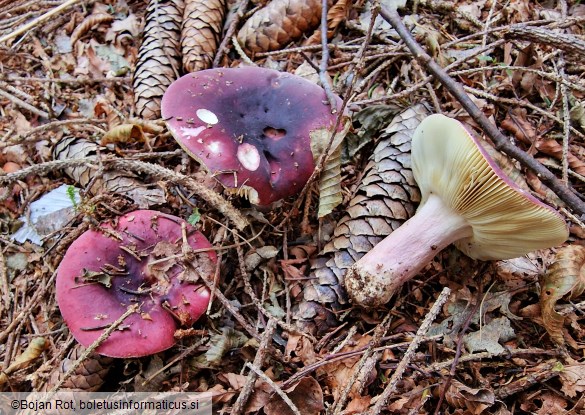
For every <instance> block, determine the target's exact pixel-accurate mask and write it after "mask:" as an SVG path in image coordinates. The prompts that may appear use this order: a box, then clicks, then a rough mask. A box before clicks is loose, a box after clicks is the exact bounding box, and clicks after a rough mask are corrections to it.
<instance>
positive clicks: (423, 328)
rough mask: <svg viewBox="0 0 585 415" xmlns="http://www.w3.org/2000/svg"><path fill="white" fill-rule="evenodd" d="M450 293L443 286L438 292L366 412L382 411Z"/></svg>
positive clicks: (377, 412)
mask: <svg viewBox="0 0 585 415" xmlns="http://www.w3.org/2000/svg"><path fill="white" fill-rule="evenodd" d="M450 294H451V290H450V289H449V287H445V288H443V291H441V294H439V297H438V298H437V301H435V304H433V306H432V307H431V309H430V311H429V312H428V313H427V315H426V316H425V319H424V320H423V322H422V324H421V325H420V327H419V329H418V331H417V332H416V336H415V337H414V339H412V341H411V342H410V345H409V346H408V349H406V352H405V353H404V356H403V357H402V359H401V360H400V363H398V366H396V370H395V371H394V373H393V374H392V377H391V378H390V381H389V382H388V385H386V388H385V389H384V392H382V394H381V395H380V396H379V398H378V400H377V401H376V404H375V405H374V407H373V408H372V409H371V410H370V411H369V412H368V414H369V415H377V414H379V413H381V412H382V410H383V409H384V407H385V406H386V403H387V402H388V399H389V398H390V396H391V395H392V394H393V393H394V391H395V390H396V386H397V385H398V382H399V381H400V380H401V379H402V375H403V374H404V371H405V370H406V367H407V366H408V365H409V364H410V360H411V359H412V356H413V355H414V352H415V351H416V349H417V348H418V346H419V344H420V343H421V341H422V340H423V338H424V336H425V335H426V333H427V331H428V330H429V328H430V327H431V324H432V323H433V321H435V318H437V315H439V313H440V312H441V307H443V304H445V303H446V302H447V300H448V299H449V295H450Z"/></svg>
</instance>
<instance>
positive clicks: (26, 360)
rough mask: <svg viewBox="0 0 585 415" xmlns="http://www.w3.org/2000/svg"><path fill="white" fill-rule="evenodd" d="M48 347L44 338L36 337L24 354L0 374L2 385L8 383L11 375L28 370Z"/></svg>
mask: <svg viewBox="0 0 585 415" xmlns="http://www.w3.org/2000/svg"><path fill="white" fill-rule="evenodd" d="M47 345H48V342H47V340H46V339H45V338H44V337H35V338H34V339H32V340H31V342H30V343H29V344H28V347H27V348H26V349H25V351H24V352H22V354H21V355H20V356H18V357H17V358H16V359H15V360H14V362H12V363H11V364H10V366H8V367H7V368H6V369H3V370H2V372H0V385H3V384H4V383H6V382H8V376H9V375H10V374H11V373H13V372H16V371H17V370H20V369H24V368H26V367H27V366H28V365H30V364H31V363H32V362H33V361H35V360H36V359H38V358H39V356H40V355H41V353H43V350H45V348H46V347H47Z"/></svg>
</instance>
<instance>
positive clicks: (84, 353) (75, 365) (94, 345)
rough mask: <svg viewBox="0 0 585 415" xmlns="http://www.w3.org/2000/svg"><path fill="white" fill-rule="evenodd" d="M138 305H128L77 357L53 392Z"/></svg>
mask: <svg viewBox="0 0 585 415" xmlns="http://www.w3.org/2000/svg"><path fill="white" fill-rule="evenodd" d="M138 307H139V305H138V304H132V305H131V306H129V307H128V309H127V310H126V312H124V314H122V315H121V316H120V317H118V319H116V321H114V322H113V323H112V324H110V325H109V326H108V328H107V329H106V330H104V332H103V333H102V334H101V336H100V337H98V339H97V340H96V341H94V342H93V343H92V344H91V346H89V347H88V348H87V349H85V351H84V352H83V353H82V354H81V356H79V359H77V360H76V361H75V362H74V363H73V364H72V365H71V367H70V368H69V369H68V370H67V372H65V374H64V375H63V377H62V378H61V379H60V380H59V382H58V383H57V384H56V385H55V386H54V387H53V388H52V389H51V392H56V391H58V390H59V388H60V387H61V386H63V384H64V383H65V382H66V381H67V379H69V378H70V377H71V375H72V374H73V373H74V372H75V371H76V370H77V368H78V367H79V366H80V365H81V363H83V361H84V360H85V359H87V357H88V356H89V355H90V354H92V353H93V352H94V350H95V349H97V348H98V346H99V345H100V344H102V343H103V342H104V341H105V340H106V339H107V338H108V337H110V334H112V333H113V332H114V330H117V329H118V326H119V325H120V324H122V323H123V322H124V320H126V318H127V317H128V316H129V315H130V314H134V313H136V312H137V311H138Z"/></svg>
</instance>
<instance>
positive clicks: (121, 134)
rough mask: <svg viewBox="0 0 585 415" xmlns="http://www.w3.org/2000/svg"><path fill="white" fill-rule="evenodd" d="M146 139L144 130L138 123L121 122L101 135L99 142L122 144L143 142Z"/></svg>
mask: <svg viewBox="0 0 585 415" xmlns="http://www.w3.org/2000/svg"><path fill="white" fill-rule="evenodd" d="M145 141H146V137H145V136H144V132H143V131H142V128H141V127H140V126H139V125H135V124H122V125H118V126H116V127H114V128H112V129H111V130H109V131H108V132H107V133H105V134H104V135H103V136H102V139H101V141H100V144H101V145H103V146H105V145H108V144H124V143H143V142H145Z"/></svg>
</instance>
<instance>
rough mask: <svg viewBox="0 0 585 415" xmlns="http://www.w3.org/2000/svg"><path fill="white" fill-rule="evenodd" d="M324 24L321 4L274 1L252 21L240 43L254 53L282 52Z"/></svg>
mask: <svg viewBox="0 0 585 415" xmlns="http://www.w3.org/2000/svg"><path fill="white" fill-rule="evenodd" d="M320 21H321V0H273V1H271V2H270V3H268V5H267V6H266V7H264V8H262V9H260V10H258V11H257V12H256V13H254V14H253V15H252V17H250V18H249V19H248V20H247V21H246V23H244V25H243V26H242V28H241V29H240V31H239V32H238V37H237V39H238V42H239V43H240V45H242V47H243V48H244V49H245V50H246V51H248V52H251V53H256V52H267V51H270V50H276V49H280V48H281V47H283V46H284V45H286V44H287V43H289V42H291V41H294V40H297V39H299V38H300V37H301V36H303V34H307V32H308V31H309V30H312V29H314V28H316V27H317V26H318V25H319V22H320Z"/></svg>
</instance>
